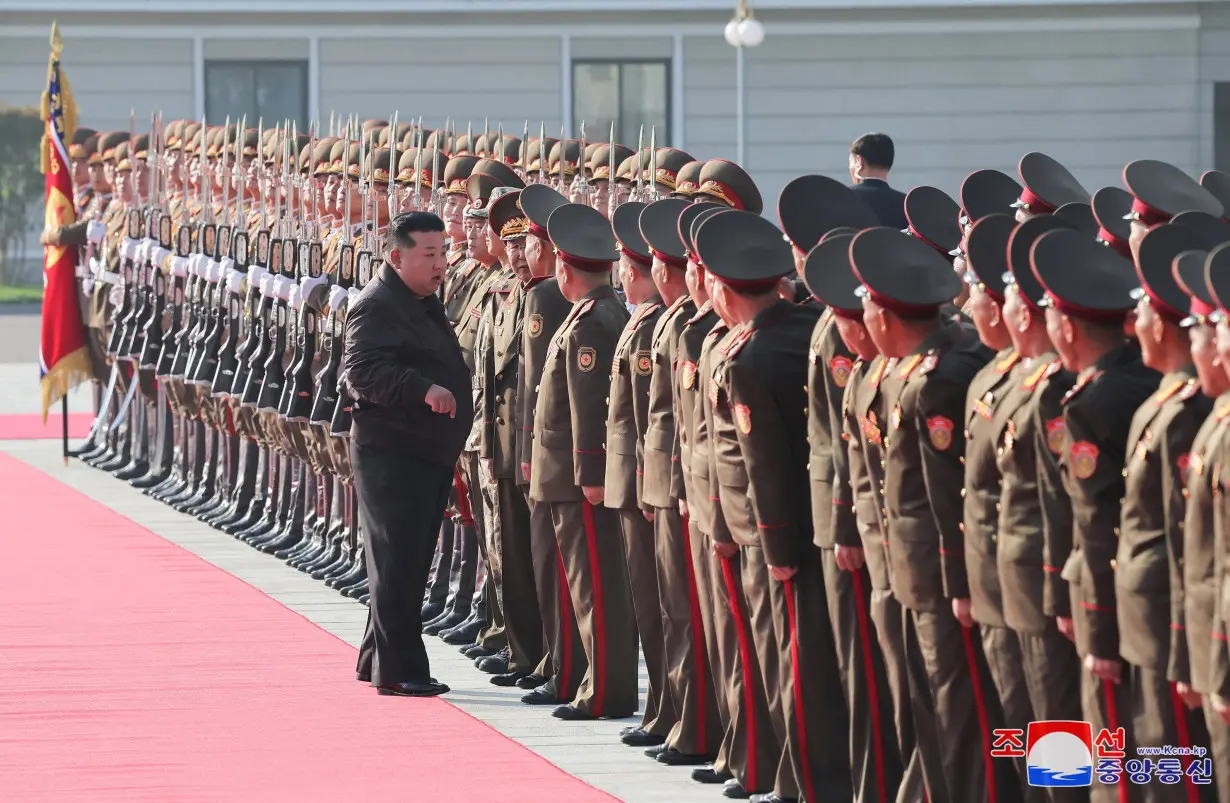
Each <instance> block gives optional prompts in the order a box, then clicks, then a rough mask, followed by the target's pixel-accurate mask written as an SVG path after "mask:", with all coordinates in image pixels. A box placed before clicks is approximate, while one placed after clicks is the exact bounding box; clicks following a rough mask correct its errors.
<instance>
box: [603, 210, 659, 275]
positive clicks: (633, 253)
mask: <svg viewBox="0 0 1230 803" xmlns="http://www.w3.org/2000/svg"><path fill="white" fill-rule="evenodd" d="M644 209H645V204H643V203H641V202H640V201H628V202H626V203H622V204H620V205H619V206H617V207H616V208H615V214H614V216H613V217H612V218H611V230H612V231H613V232H614V233H615V240H616V242H617V243H618V245H619V252H620V253H621V254H624V255H625V256H627V257H628V258H629V259H631V260H632V261H633V262H635V263H636V264H638V265H640V266H642V267H645V268H648V267H651V266H652V265H653V255H652V253H651V252H650V248H649V244H648V243H646V242H645V238H644V237H643V236H642V235H641V227H640V216H641V213H642V212H643V211H644Z"/></svg>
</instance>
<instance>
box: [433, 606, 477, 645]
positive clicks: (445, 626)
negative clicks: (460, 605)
mask: <svg viewBox="0 0 1230 803" xmlns="http://www.w3.org/2000/svg"><path fill="white" fill-rule="evenodd" d="M469 618H470V612H469V611H449V612H448V613H446V614H444V615H443V616H438V617H436V618H435V619H433V620H431V621H430V622H428V623H427V624H426V625H424V626H423V632H424V633H426V634H427V635H429V636H435V635H439V634H440V633H443V632H444V631H445V630H452V629H453V628H454V627H457V626H458V625H461V624H463V623H464V622H465V621H466V620H467V619H469ZM470 641H471V642H472V641H474V639H470Z"/></svg>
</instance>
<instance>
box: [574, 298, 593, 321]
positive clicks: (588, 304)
mask: <svg viewBox="0 0 1230 803" xmlns="http://www.w3.org/2000/svg"><path fill="white" fill-rule="evenodd" d="M597 300H598V299H596V298H587V299H585V300H584V301H582V302H580V304H581V306H580V307H578V308H577V314H576V315H574V316H572V319H573V320H576V319H577V318H580V317H581V316H582V315H584V314H585V313H587V312H589V311H590V310H591V309H593V308H594V304H595V303H596V302H597Z"/></svg>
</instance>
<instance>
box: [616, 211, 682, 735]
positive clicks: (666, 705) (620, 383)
mask: <svg viewBox="0 0 1230 803" xmlns="http://www.w3.org/2000/svg"><path fill="white" fill-rule="evenodd" d="M643 209H645V205H644V204H642V203H640V202H638V201H630V202H628V203H626V204H623V205H622V206H620V207H619V208H618V209H616V210H615V214H614V216H613V217H612V219H611V224H610V225H611V228H612V230H613V232H614V234H615V240H616V243H617V245H618V248H619V268H618V270H619V284H620V287H621V288H622V289H623V292H624V297H625V299H626V300H627V302H628V304H630V305H633V306H634V307H635V311H634V312H633V313H632V317H631V318H630V319H629V320H628V323H627V325H626V326H625V327H624V329H623V331H622V332H620V335H619V340H618V342H617V343H616V344H615V357H614V359H613V360H612V361H611V369H610V381H611V384H610V394H609V396H608V399H609V412H608V417H607V424H606V487H605V501H604V504H605V505H606V506H607V507H609V508H611V509H612V510H616V511H618V512H619V521H620V529H621V531H622V532H623V539H624V550H625V554H626V556H627V561H628V582H629V583H630V584H631V591H632V604H633V607H634V609H635V611H636V625H637V633H638V634H639V636H640V642H641V650H642V652H644V654H645V666H646V669H647V670H648V673H649V689H648V694H647V695H646V698H645V710H644V712H643V714H642V716H641V724H640V727H639V728H637V729H634V730H633V732H630V733H627V734H624V735H623V737H622V738H623V740H624V742H625V743H626V744H632V745H645V746H658V745H663V744H664V743H665V741H666V736H667V734H669V733H670V731H671V729H672V728H674V727H675V725H676V723H678V721H679V712H678V711H677V710H676V708H675V700H674V698H673V697H672V696H671V692H670V687H669V684H668V682H667V667H668V665H667V661H666V652H665V649H664V646H663V634H662V629H663V620H662V607H661V603H660V598H659V593H658V566H657V553H656V549H655V543H654V540H655V539H654V523H653V522H652V521H650V515H649V514H647V513H645V512H642V510H641V494H642V491H643V486H644V473H643V472H644V448H645V440H644V437H645V432H646V430H647V429H648V428H649V384H650V377H651V375H652V373H653V358H652V356H651V354H650V350H651V347H652V341H653V332H654V328H655V325H656V323H657V321H658V319H659V318H660V317H661V315H662V311H663V304H662V297H661V296H660V295H659V294H658V288H657V287H656V286H655V285H654V282H653V276H652V275H651V273H650V269H651V267H652V266H653V256H652V254H651V253H650V250H649V245H648V244H647V243H646V242H645V238H644V237H643V236H642V234H641V231H640V223H639V221H640V215H641V211H642V210H643ZM665 750H666V747H662V748H661V749H660V750H650V751H649V753H650V755H659V754H661V753H662V752H664V751H665Z"/></svg>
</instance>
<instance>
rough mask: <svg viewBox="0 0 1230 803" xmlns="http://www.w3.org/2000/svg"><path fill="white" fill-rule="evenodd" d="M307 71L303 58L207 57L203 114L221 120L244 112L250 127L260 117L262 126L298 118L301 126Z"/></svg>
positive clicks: (304, 111) (304, 115) (305, 115)
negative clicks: (221, 59) (288, 59)
mask: <svg viewBox="0 0 1230 803" xmlns="http://www.w3.org/2000/svg"><path fill="white" fill-rule="evenodd" d="M307 72H308V67H307V62H306V61H207V62H205V116H206V118H207V119H208V120H209V121H210V122H221V121H222V120H225V119H226V117H227V115H229V116H230V118H231V120H232V121H234V120H238V119H239V118H241V117H243V116H244V115H245V114H246V115H247V116H248V125H249V126H250V127H253V128H255V127H256V125H257V122H258V121H260V120H261V119H262V118H264V121H265V127H266V128H269V127H272V126H273V125H275V124H280V123H281V122H282V121H283V120H290V121H292V122H295V121H298V123H299V130H301V131H302V130H305V128H304V126H305V125H306V123H307Z"/></svg>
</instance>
